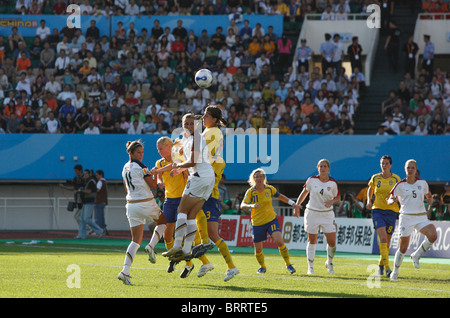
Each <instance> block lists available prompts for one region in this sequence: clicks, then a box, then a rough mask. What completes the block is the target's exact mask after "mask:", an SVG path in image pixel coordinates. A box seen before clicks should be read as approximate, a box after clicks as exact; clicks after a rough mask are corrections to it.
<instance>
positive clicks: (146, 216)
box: [125, 199, 161, 227]
mask: <svg viewBox="0 0 450 318" xmlns="http://www.w3.org/2000/svg"><path fill="white" fill-rule="evenodd" d="M125 208H126V209H127V218H128V223H130V227H135V226H138V225H141V224H145V221H146V220H149V221H150V222H153V221H155V220H157V219H158V218H159V215H160V214H161V209H160V208H159V206H158V205H157V204H156V201H155V199H153V200H150V201H147V202H139V203H127V204H126V205H125Z"/></svg>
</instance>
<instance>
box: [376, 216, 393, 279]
mask: <svg viewBox="0 0 450 318" xmlns="http://www.w3.org/2000/svg"><path fill="white" fill-rule="evenodd" d="M383 213H384V211H383V210H380V209H374V210H372V221H373V225H374V228H375V230H376V231H377V235H378V240H379V244H378V246H379V249H380V259H379V261H378V274H379V275H383V273H384V265H385V261H386V259H387V257H388V254H389V249H388V245H387V232H386V227H387V226H388V225H387V224H386V222H385V218H384V214H383Z"/></svg>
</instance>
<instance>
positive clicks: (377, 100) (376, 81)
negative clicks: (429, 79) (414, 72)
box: [355, 4, 417, 135]
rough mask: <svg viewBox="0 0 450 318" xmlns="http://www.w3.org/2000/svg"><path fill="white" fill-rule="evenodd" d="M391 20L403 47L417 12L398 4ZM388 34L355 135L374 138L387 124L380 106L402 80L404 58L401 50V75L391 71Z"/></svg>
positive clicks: (378, 54) (382, 37) (381, 41)
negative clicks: (386, 44)
mask: <svg viewBox="0 0 450 318" xmlns="http://www.w3.org/2000/svg"><path fill="white" fill-rule="evenodd" d="M392 19H393V20H394V21H395V22H396V23H397V26H398V28H399V29H400V30H401V32H402V36H401V44H400V45H401V46H402V45H403V44H404V43H405V42H406V41H407V39H408V35H409V34H413V33H414V27H415V23H416V19H417V10H416V12H414V14H412V13H411V11H410V8H409V5H404V4H403V5H402V4H396V7H395V10H394V14H393V17H392ZM386 38H387V36H386V35H381V32H380V38H379V42H378V46H377V49H376V50H377V51H376V55H375V61H374V65H373V72H372V78H371V85H370V87H368V88H367V91H366V95H365V96H364V97H363V98H362V100H361V102H360V109H359V111H358V113H357V114H356V118H355V134H359V135H374V134H376V133H377V129H378V126H379V125H380V124H381V123H382V122H383V121H384V118H383V116H382V115H381V103H382V102H383V101H384V100H386V99H387V98H388V96H389V91H390V90H391V89H398V86H399V82H400V81H401V80H402V79H403V76H404V75H403V73H404V55H403V52H402V50H401V48H400V53H399V59H398V62H399V66H398V70H399V71H398V72H397V73H394V72H393V71H391V70H390V69H389V62H388V57H387V52H386V51H385V50H384V44H385V43H386Z"/></svg>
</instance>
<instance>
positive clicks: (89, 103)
mask: <svg viewBox="0 0 450 318" xmlns="http://www.w3.org/2000/svg"><path fill="white" fill-rule="evenodd" d="M447 2H448V1H432V2H430V1H424V3H423V9H421V10H424V11H425V10H426V12H430V13H427V15H425V16H421V17H420V19H427V20H433V21H434V20H439V21H440V22H442V21H444V23H445V21H448V14H445V12H448V6H446V5H447V4H448V3H447ZM2 3H3V4H4V5H3V6H0V8H1V12H0V13H1V14H27V15H32V14H44V15H49V14H53V15H65V14H66V11H65V10H66V4H65V2H64V1H60V0H58V1H42V2H41V1H37V0H34V1H24V0H17V2H16V1H5V0H2ZM75 3H77V1H75ZM78 3H79V4H80V8H81V12H82V15H83V17H84V16H92V17H97V16H120V17H122V16H123V17H124V20H123V21H126V22H125V23H122V22H120V23H119V28H118V29H117V30H115V32H114V34H111V37H107V36H100V35H99V32H98V28H97V27H96V26H95V20H92V21H93V22H91V27H90V28H88V29H87V31H86V32H85V33H84V34H83V32H82V31H81V30H80V29H78V30H76V29H69V28H63V29H61V30H57V29H56V30H55V29H54V28H53V26H52V20H51V19H47V20H46V21H45V25H44V27H43V28H39V27H38V26H36V29H37V32H36V36H32V37H23V36H22V35H21V34H20V32H18V30H17V28H14V27H12V28H11V29H10V30H11V32H10V31H9V30H8V31H7V32H6V29H7V28H2V29H3V30H4V31H3V32H0V63H1V68H0V85H1V90H0V100H1V106H0V116H1V119H0V131H1V132H5V133H79V134H82V133H85V132H86V133H87V132H89V133H97V132H98V133H102V134H103V133H122V134H123V133H130V134H131V133H153V134H166V133H170V132H171V131H172V130H173V129H174V128H176V127H179V126H180V124H181V116H182V114H183V113H185V112H188V111H194V112H197V113H201V112H202V109H203V108H204V107H205V106H206V105H207V104H208V103H212V104H218V105H221V107H222V109H223V111H224V114H225V117H226V118H227V119H228V123H229V127H232V128H237V127H241V128H243V129H244V130H245V129H247V128H250V127H254V128H256V129H259V128H280V133H286V134H352V133H355V134H375V133H377V131H378V128H379V127H380V126H387V125H388V122H387V118H385V116H384V115H385V114H382V113H381V104H382V102H384V101H385V100H386V99H387V98H388V94H389V91H390V90H394V91H395V92H396V93H397V98H400V99H402V103H401V107H399V108H400V109H399V111H400V114H402V115H403V119H402V118H401V117H402V116H400V114H398V113H395V116H394V121H395V122H400V130H399V131H400V133H401V134H407V133H410V131H413V133H414V131H415V127H413V126H412V125H409V124H408V123H407V119H408V118H409V117H410V116H411V117H414V118H411V121H412V120H413V119H415V121H416V123H417V124H416V126H419V125H418V123H419V122H420V121H421V119H424V120H425V123H426V124H425V131H426V133H427V134H445V133H448V127H449V125H448V113H449V112H448V110H449V106H450V102H449V101H450V98H449V95H450V93H449V92H450V87H449V86H450V83H449V75H448V74H449V72H447V71H446V69H447V68H448V65H446V64H444V62H443V60H444V59H438V58H436V59H435V61H434V67H433V70H432V71H433V75H435V76H433V75H431V74H430V72H428V73H427V74H425V73H424V75H425V77H421V76H419V74H422V73H423V72H424V71H423V69H422V68H420V67H419V68H418V70H417V71H418V72H417V73H418V74H417V77H416V78H411V79H408V78H407V79H403V74H404V73H403V71H402V70H403V69H402V65H403V63H402V60H403V59H402V52H401V49H400V52H399V54H400V55H399V58H398V60H399V65H401V66H400V68H399V69H400V70H399V71H398V73H392V72H390V71H389V65H388V60H387V59H386V55H385V54H386V52H385V51H384V44H385V41H386V38H387V36H388V33H387V32H388V31H389V30H388V29H387V27H386V24H385V22H386V21H388V20H389V18H392V19H395V20H396V22H397V23H398V27H399V28H400V29H401V32H402V37H401V42H402V43H401V44H402V45H403V44H404V41H405V37H404V36H403V35H404V34H415V33H417V34H418V33H419V32H415V30H414V26H415V24H416V20H417V19H418V18H417V14H418V13H419V12H418V9H419V8H420V5H422V4H419V2H416V1H386V0H382V1H373V0H372V1H367V0H366V1H364V0H350V1H339V0H335V1H333V0H330V1H326V0H322V1H321V0H317V1H312V0H309V1H306V0H303V1H252V0H228V1H180V0H178V1H176V0H172V1H151V0H144V1H136V5H129V4H128V1H111V0H105V1H101V0H98V1H92V0H91V1H87V2H86V1H83V2H81V1H78ZM372 3H375V4H378V5H379V6H380V7H381V8H382V10H381V14H382V29H381V32H380V33H381V35H380V38H379V40H378V45H377V47H376V48H374V49H373V50H372V49H371V47H370V46H369V45H364V47H363V50H364V53H365V54H364V58H367V57H370V54H371V53H372V55H373V59H374V60H373V65H376V67H374V68H373V70H371V73H369V74H368V73H367V72H368V71H369V69H367V68H366V67H363V69H362V70H360V73H359V75H358V73H357V74H355V72H354V71H353V70H352V69H350V71H347V72H346V73H345V74H342V73H341V74H337V73H336V70H335V68H334V64H332V65H331V69H323V68H322V66H321V65H319V64H320V63H319V64H317V59H318V58H320V56H318V54H319V52H318V51H319V50H317V51H316V53H314V54H315V56H314V58H313V60H312V62H314V63H311V64H312V65H310V66H309V67H308V69H306V68H305V69H304V70H303V72H301V68H299V69H297V64H296V62H297V59H296V58H297V50H298V48H297V47H296V46H295V45H296V43H299V42H300V41H299V39H300V38H301V34H302V33H301V32H304V31H303V30H302V25H303V24H304V23H306V22H305V17H306V16H307V15H310V14H312V15H314V14H317V15H318V16H320V19H321V20H323V19H336V20H345V19H348V18H349V17H350V16H353V15H354V16H355V19H366V18H367V15H368V14H367V13H366V8H367V6H368V5H369V4H372ZM430 3H432V4H434V6H433V7H431V4H430ZM436 3H437V4H436ZM391 4H392V7H391ZM328 5H329V6H330V8H329V9H328V10H331V11H330V13H327V6H328ZM385 8H386V10H385ZM391 9H392V11H390V10H391ZM410 10H412V11H410ZM433 10H434V11H433ZM324 12H325V13H324ZM410 12H413V13H414V14H410ZM439 12H443V13H439ZM360 13H362V14H361V15H360ZM253 14H266V15H276V14H282V15H283V31H282V33H281V34H275V33H274V32H273V28H270V27H268V28H267V29H264V28H260V27H259V26H257V24H255V25H251V26H250V30H251V31H250V30H247V29H246V28H245V27H244V25H245V24H246V23H245V20H246V18H245V17H246V16H247V15H253ZM164 15H173V16H180V18H183V17H187V16H189V15H226V16H228V17H229V19H230V21H231V20H232V21H233V22H230V25H229V26H227V27H226V29H225V30H222V31H223V32H221V34H212V35H210V36H209V35H206V36H205V35H204V34H196V33H194V32H193V31H192V30H190V29H189V27H184V26H183V25H182V24H181V25H179V26H177V27H175V28H173V29H170V28H169V29H168V30H164V29H163V28H160V27H156V28H153V26H148V28H147V29H146V30H143V29H136V28H134V23H133V17H139V16H164ZM324 16H326V18H323V17H324ZM130 17H131V19H130ZM436 17H438V18H436ZM441 17H442V19H441ZM420 19H419V20H420ZM441 20H442V21H441ZM129 21H131V22H129ZM47 28H48V29H47ZM299 35H300V36H299ZM418 36H419V35H415V37H414V39H415V40H420V41H421V43H417V44H418V45H419V46H420V50H419V53H418V56H417V59H418V60H419V59H420V58H421V56H422V55H423V43H422V39H421V38H420V39H419V38H417V37H418ZM315 37H316V38H320V39H321V41H322V39H323V34H320V35H319V34H317V35H315ZM309 39H310V38H308V44H309V42H312V41H310V40H309ZM316 40H317V39H316ZM432 40H434V37H432ZM344 53H345V56H344V59H343V61H344V62H345V63H347V64H348V63H350V60H349V58H348V54H347V53H348V46H346V47H345V50H344ZM419 55H420V57H419ZM230 60H233V61H234V64H231V63H230ZM345 63H344V64H345ZM367 65H369V64H367ZM199 68H209V69H211V70H212V71H213V72H214V73H215V75H216V80H218V83H220V85H214V86H212V87H211V88H210V89H204V90H198V89H196V86H195V83H193V76H192V74H193V73H194V72H195V71H196V70H197V69H199ZM340 75H342V76H340ZM364 75H366V76H367V78H366V80H367V84H369V83H370V85H368V86H367V88H366V89H364V86H363V85H364V82H361V81H359V80H358V79H357V78H360V77H362V76H364ZM219 77H220V81H219ZM421 79H424V80H425V83H422V82H420V80H421ZM227 81H228V82H227ZM411 81H413V82H415V83H414V86H413V88H412V86H411V84H410V82H411ZM400 82H403V83H406V87H407V90H408V93H409V96H408V94H407V92H406V91H404V90H402V89H401V88H399V86H403V84H402V83H400ZM218 83H216V84H218ZM411 89H412V90H411ZM415 90H420V94H419V95H420V96H419V99H414V93H415ZM429 91H430V92H431V93H432V95H430V94H428V93H429ZM415 103H417V106H410V105H413V104H414V105H415ZM422 104H423V105H422ZM411 107H413V110H414V114H412V115H410V109H411ZM416 107H417V109H416ZM423 109H427V110H428V113H429V114H428V115H427V114H423V113H424V112H425V113H426V112H427V110H425V111H423ZM12 114H14V115H12ZM438 117H439V118H440V120H439V122H437V123H436V119H437V118H438ZM430 118H431V119H430ZM403 121H404V122H403ZM89 122H93V125H94V126H96V127H98V130H95V129H90V128H89ZM33 124H34V125H33ZM410 126H411V127H410ZM385 130H386V131H388V133H397V130H396V129H388V128H387V129H384V128H383V133H384V131H385Z"/></svg>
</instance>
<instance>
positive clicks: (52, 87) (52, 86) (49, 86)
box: [44, 74, 61, 95]
mask: <svg viewBox="0 0 450 318" xmlns="http://www.w3.org/2000/svg"><path fill="white" fill-rule="evenodd" d="M44 89H45V92H46V93H47V92H50V93H52V94H53V95H58V93H59V92H60V91H61V84H60V83H59V82H57V81H55V75H53V74H52V75H50V80H49V81H48V82H47V83H46V84H45V88H44Z"/></svg>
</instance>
